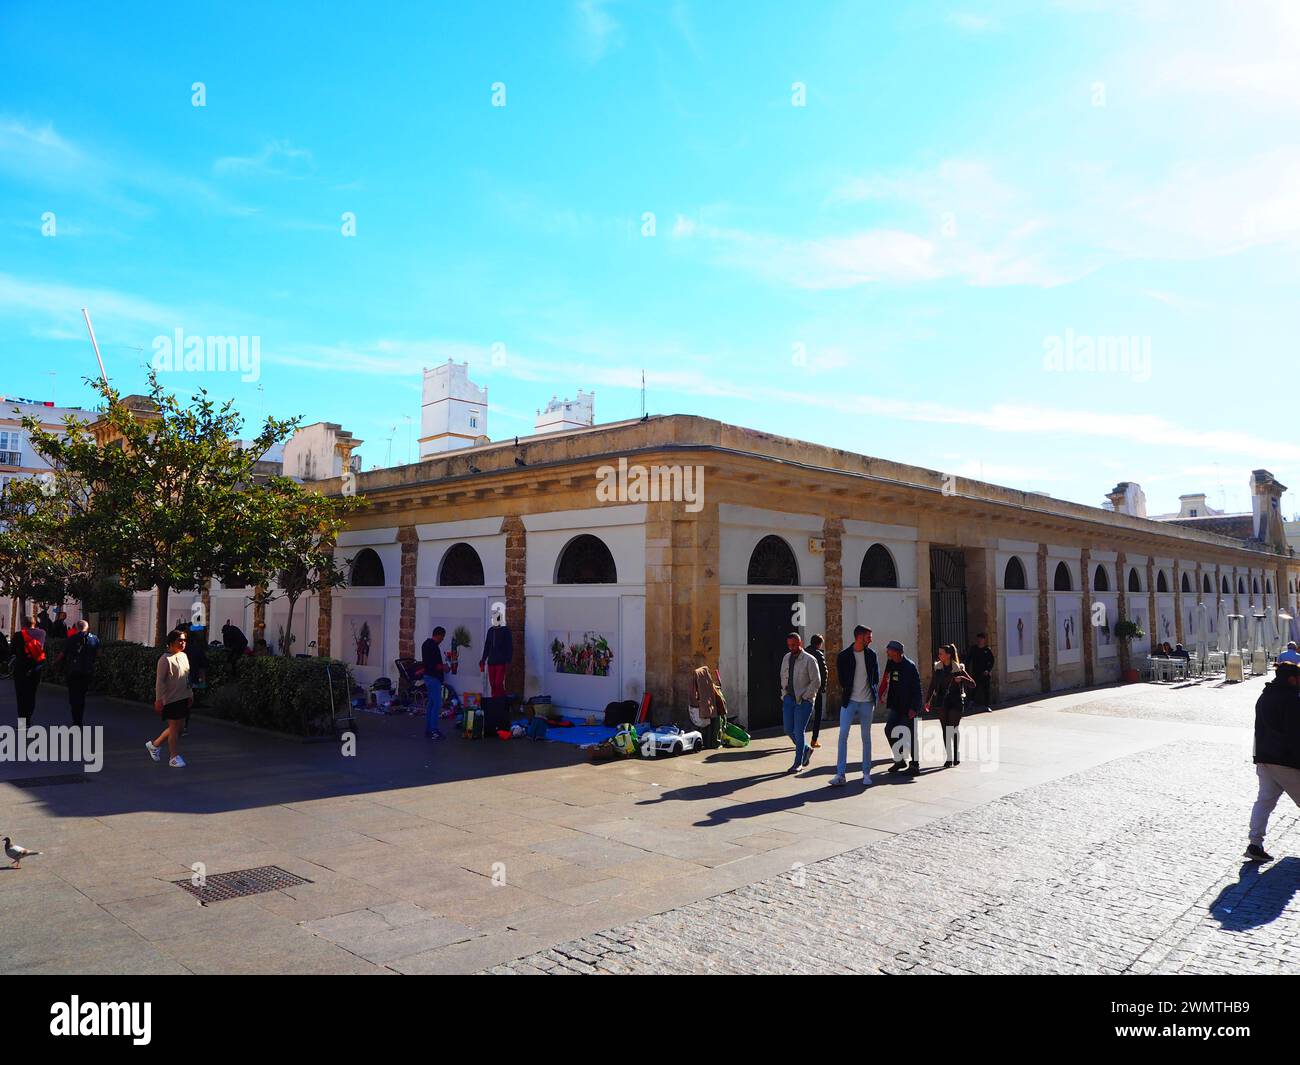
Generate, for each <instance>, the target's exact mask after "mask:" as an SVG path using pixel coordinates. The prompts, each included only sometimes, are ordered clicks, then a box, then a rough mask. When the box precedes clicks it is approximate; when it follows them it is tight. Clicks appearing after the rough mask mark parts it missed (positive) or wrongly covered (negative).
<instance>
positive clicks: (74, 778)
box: [0, 773, 90, 788]
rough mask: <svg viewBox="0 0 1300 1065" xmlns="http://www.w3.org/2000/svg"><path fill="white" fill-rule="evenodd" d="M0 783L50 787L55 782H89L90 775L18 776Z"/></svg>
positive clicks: (28, 786)
mask: <svg viewBox="0 0 1300 1065" xmlns="http://www.w3.org/2000/svg"><path fill="white" fill-rule="evenodd" d="M0 783H3V784H12V785H13V786H14V787H15V788H52V787H54V786H55V785H57V784H89V783H90V777H89V776H87V775H86V774H85V773H66V774H64V775H62V776H56V777H19V778H18V779H17V780H5V781H0Z"/></svg>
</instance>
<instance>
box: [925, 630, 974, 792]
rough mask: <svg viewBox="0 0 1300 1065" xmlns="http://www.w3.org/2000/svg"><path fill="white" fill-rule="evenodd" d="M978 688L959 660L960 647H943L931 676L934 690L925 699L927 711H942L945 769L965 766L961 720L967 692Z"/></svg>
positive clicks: (951, 645) (931, 689) (931, 686)
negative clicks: (945, 756) (958, 650)
mask: <svg viewBox="0 0 1300 1065" xmlns="http://www.w3.org/2000/svg"><path fill="white" fill-rule="evenodd" d="M974 687H975V678H973V677H972V676H971V675H970V674H969V673H967V672H966V669H965V667H963V666H962V664H961V659H960V658H958V657H957V645H956V644H951V643H946V644H944V645H943V646H942V647H940V648H939V662H938V665H937V666H936V667H935V670H934V674H933V676H931V677H930V690H929V692H927V693H926V696H925V709H926V710H927V711H929V710H931V709H933V710H936V711H938V714H939V722H940V724H942V725H943V743H944V750H945V752H946V753H947V756H948V760H947V761H946V762H944V763H943V767H944V768H945V769H951V768H952V767H953V766H955V765H961V733H960V728H961V718H962V714H963V713H964V712H965V708H966V689H967V688H974Z"/></svg>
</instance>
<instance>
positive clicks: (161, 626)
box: [153, 584, 171, 647]
mask: <svg viewBox="0 0 1300 1065" xmlns="http://www.w3.org/2000/svg"><path fill="white" fill-rule="evenodd" d="M170 597H171V587H170V586H169V585H166V584H160V585H158V603H157V605H156V607H155V608H154V616H153V642H154V646H155V647H163V646H165V645H166V642H167V633H168V632H170V631H171V626H170V625H168V624H167V603H168V600H169V599H170Z"/></svg>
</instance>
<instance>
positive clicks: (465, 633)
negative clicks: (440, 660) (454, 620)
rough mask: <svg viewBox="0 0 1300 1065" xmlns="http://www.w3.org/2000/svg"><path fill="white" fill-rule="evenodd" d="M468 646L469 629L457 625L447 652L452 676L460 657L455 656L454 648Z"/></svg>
mask: <svg viewBox="0 0 1300 1065" xmlns="http://www.w3.org/2000/svg"><path fill="white" fill-rule="evenodd" d="M469 645H470V636H469V629H467V628H465V626H464V625H457V626H456V630H455V631H454V632H453V633H452V634H451V650H450V651H448V652H447V662H448V664H450V666H451V671H452V673H453V674H454V673H455V672H456V667H457V666H458V665H459V662H460V655H459V654H457V652H456V648H458V647H468V646H469Z"/></svg>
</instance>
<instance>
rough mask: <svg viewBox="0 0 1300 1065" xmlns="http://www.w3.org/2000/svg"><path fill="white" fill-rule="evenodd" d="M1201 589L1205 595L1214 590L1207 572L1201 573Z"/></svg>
mask: <svg viewBox="0 0 1300 1065" xmlns="http://www.w3.org/2000/svg"><path fill="white" fill-rule="evenodd" d="M1201 591H1203V592H1205V593H1206V595H1209V594H1212V593H1213V591H1214V584H1213V582H1212V581H1211V580H1210V575H1209V574H1208V573H1202V574H1201Z"/></svg>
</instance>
